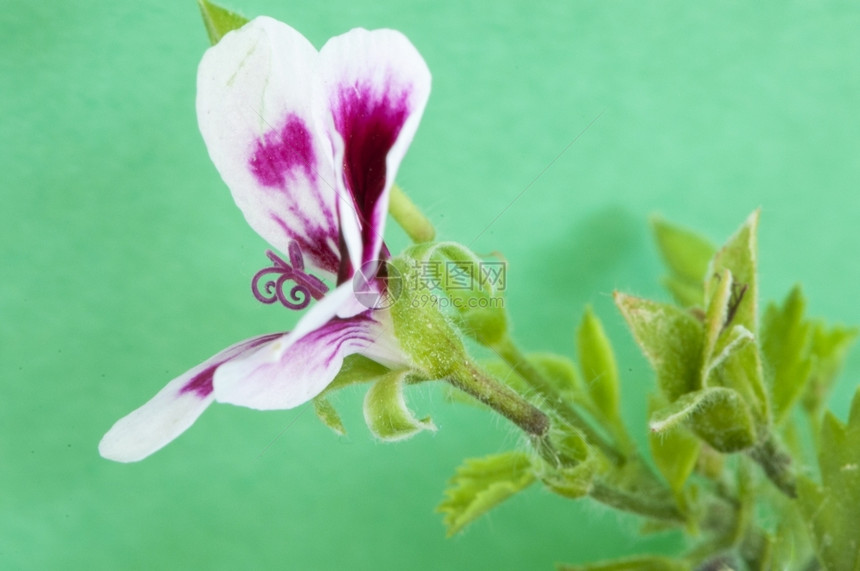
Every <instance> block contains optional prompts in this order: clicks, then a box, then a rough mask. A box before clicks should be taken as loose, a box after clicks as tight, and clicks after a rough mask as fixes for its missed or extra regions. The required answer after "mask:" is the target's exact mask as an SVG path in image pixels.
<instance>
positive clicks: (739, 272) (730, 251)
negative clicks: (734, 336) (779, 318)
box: [705, 210, 759, 334]
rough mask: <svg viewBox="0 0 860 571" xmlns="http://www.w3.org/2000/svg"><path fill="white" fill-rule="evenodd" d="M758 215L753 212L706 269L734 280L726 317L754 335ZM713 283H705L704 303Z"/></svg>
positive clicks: (709, 295)
mask: <svg viewBox="0 0 860 571" xmlns="http://www.w3.org/2000/svg"><path fill="white" fill-rule="evenodd" d="M758 219H759V211H758V210H756V211H755V212H753V213H752V214H751V215H750V216H749V218H747V220H746V222H744V224H743V226H741V227H740V229H739V230H738V231H737V232H735V234H734V235H733V236H732V237H731V238H729V240H728V242H726V244H725V246H723V247H722V248H721V249H720V251H719V252H717V253H716V255H715V256H714V259H713V260H712V261H711V266H710V268H709V269H708V273H709V274H712V275H713V274H722V273H723V271H724V270H730V271H731V272H732V276H733V277H734V286H733V289H734V291H733V294H734V295H733V298H734V299H733V300H732V302H730V303H731V307H730V313H731V315H729V316H728V317H731V319H730V320H729V321H730V322H731V323H733V324H737V325H743V326H744V327H746V328H747V329H749V330H750V331H751V332H752V333H753V334H755V333H756V332H757V331H758V309H757V300H758V279H757V277H756V274H757V271H758V270H757V264H758V261H757V260H758V245H757V237H756V233H757V231H758ZM709 285H710V286H711V287H713V282H712V281H711V280H708V281H707V282H705V299H710V298H711V297H712V292H711V291H709V289H710V287H709Z"/></svg>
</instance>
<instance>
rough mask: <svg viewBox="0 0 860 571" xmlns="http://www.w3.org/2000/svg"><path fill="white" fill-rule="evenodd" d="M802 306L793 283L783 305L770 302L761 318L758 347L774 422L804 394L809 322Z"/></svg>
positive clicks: (809, 366)
mask: <svg viewBox="0 0 860 571" xmlns="http://www.w3.org/2000/svg"><path fill="white" fill-rule="evenodd" d="M805 306H806V300H805V299H804V298H803V293H802V292H801V290H800V287H795V288H794V289H792V290H791V293H789V294H788V297H787V298H786V299H785V301H784V302H783V304H782V306H778V305H776V304H773V303H772V304H769V305H768V307H767V309H766V310H765V313H764V319H763V320H762V331H761V341H762V342H761V350H762V355H763V357H764V359H765V362H766V363H767V365H768V367H767V370H768V372H769V377H768V380H769V383H768V385H769V386H770V394H771V396H772V398H773V416H774V421H775V422H777V423H781V422H782V421H784V420H785V418H786V416H787V415H788V412H789V411H790V410H791V407H792V406H794V404H795V403H796V402H797V400H798V399H799V398H800V396H801V394H803V390H804V389H805V388H806V383H807V382H808V381H809V378H810V373H811V372H812V358H811V356H810V351H809V350H810V342H811V326H810V323H809V322H808V321H807V320H806V319H805V318H804V315H803V312H804V307H805Z"/></svg>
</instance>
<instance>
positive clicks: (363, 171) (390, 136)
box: [333, 85, 409, 256]
mask: <svg viewBox="0 0 860 571" xmlns="http://www.w3.org/2000/svg"><path fill="white" fill-rule="evenodd" d="M392 91H393V90H392V88H391V86H390V85H388V86H387V87H386V89H385V90H384V91H383V92H382V93H376V92H374V90H373V88H372V87H371V86H369V85H344V86H341V88H340V91H339V92H338V95H337V99H336V102H335V105H334V106H333V107H334V109H333V113H334V121H335V127H336V128H337V130H338V132H339V133H340V134H341V136H342V137H343V141H344V146H345V148H344V157H343V178H344V183H345V184H346V186H347V188H348V189H349V191H350V193H351V194H352V197H353V200H354V201H355V205H356V207H357V209H358V213H359V218H360V219H361V223H362V228H361V232H362V240H363V242H364V243H365V244H372V243H374V242H375V240H373V239H372V238H373V234H374V232H376V231H377V228H378V227H379V225H380V221H379V220H377V218H378V217H379V216H380V215H381V216H384V215H385V213H381V214H380V213H378V212H376V206H377V203H378V201H379V198H380V196H381V195H382V191H383V190H384V188H385V177H386V164H385V161H386V158H387V157H388V153H389V151H390V150H391V147H393V146H394V143H395V142H396V141H397V135H398V134H399V133H400V130H401V129H402V128H403V124H404V123H405V122H406V119H407V117H408V116H409V107H408V98H409V91H408V90H400V91H399V92H397V93H395V94H392ZM368 255H370V256H375V255H376V253H375V252H369V253H368Z"/></svg>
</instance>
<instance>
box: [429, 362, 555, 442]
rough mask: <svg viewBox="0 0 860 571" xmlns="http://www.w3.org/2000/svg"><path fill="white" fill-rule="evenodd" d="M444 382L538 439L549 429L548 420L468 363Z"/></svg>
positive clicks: (508, 389)
mask: <svg viewBox="0 0 860 571" xmlns="http://www.w3.org/2000/svg"><path fill="white" fill-rule="evenodd" d="M446 380H447V381H448V382H449V383H451V384H452V385H454V386H455V387H457V388H458V389H460V390H461V391H463V392H465V393H467V394H469V395H471V396H473V397H475V398H476V399H478V400H479V401H481V402H482V403H484V404H485V405H487V406H489V407H490V408H492V409H493V410H494V411H496V412H498V413H499V414H501V415H502V416H504V417H505V418H507V419H508V420H510V421H511V422H513V423H514V424H516V425H517V426H519V427H520V428H522V429H523V430H524V431H525V432H527V433H528V434H531V435H534V436H538V437H540V436H543V435H545V434H546V433H547V431H548V430H549V424H550V423H549V417H547V416H546V415H545V414H544V413H543V412H541V411H540V410H538V409H537V408H535V407H534V406H532V405H531V404H529V403H528V402H527V401H526V400H525V399H523V398H522V397H520V395H518V394H517V393H516V392H514V391H513V390H512V389H510V388H508V387H507V386H505V385H503V384H501V383H498V382H496V381H495V380H494V379H493V378H491V377H490V376H488V375H487V374H486V373H484V372H483V371H482V370H481V369H480V368H478V367H477V366H476V365H475V364H474V363H472V362H471V361H466V363H465V364H464V366H462V367H458V368H457V369H456V371H455V372H454V373H453V374H451V375H450V376H449V377H448V378H447V379H446Z"/></svg>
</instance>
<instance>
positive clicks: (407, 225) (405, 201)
mask: <svg viewBox="0 0 860 571" xmlns="http://www.w3.org/2000/svg"><path fill="white" fill-rule="evenodd" d="M388 212H390V213H391V217H392V218H394V220H395V221H396V222H397V223H398V224H400V226H401V227H402V228H403V230H405V231H406V234H408V235H409V238H410V239H411V240H412V241H413V242H418V243H420V242H431V241H432V240H433V238H435V237H436V230H435V229H434V228H433V224H432V223H431V222H430V221H429V220H428V219H427V217H426V216H424V214H422V213H421V210H419V208H418V207H417V206H415V203H414V202H412V201H411V200H410V199H409V197H408V196H406V193H405V192H403V189H402V188H400V187H399V186H398V185H397V183H394V184H393V185H391V195H390V199H389V202H388Z"/></svg>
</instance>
